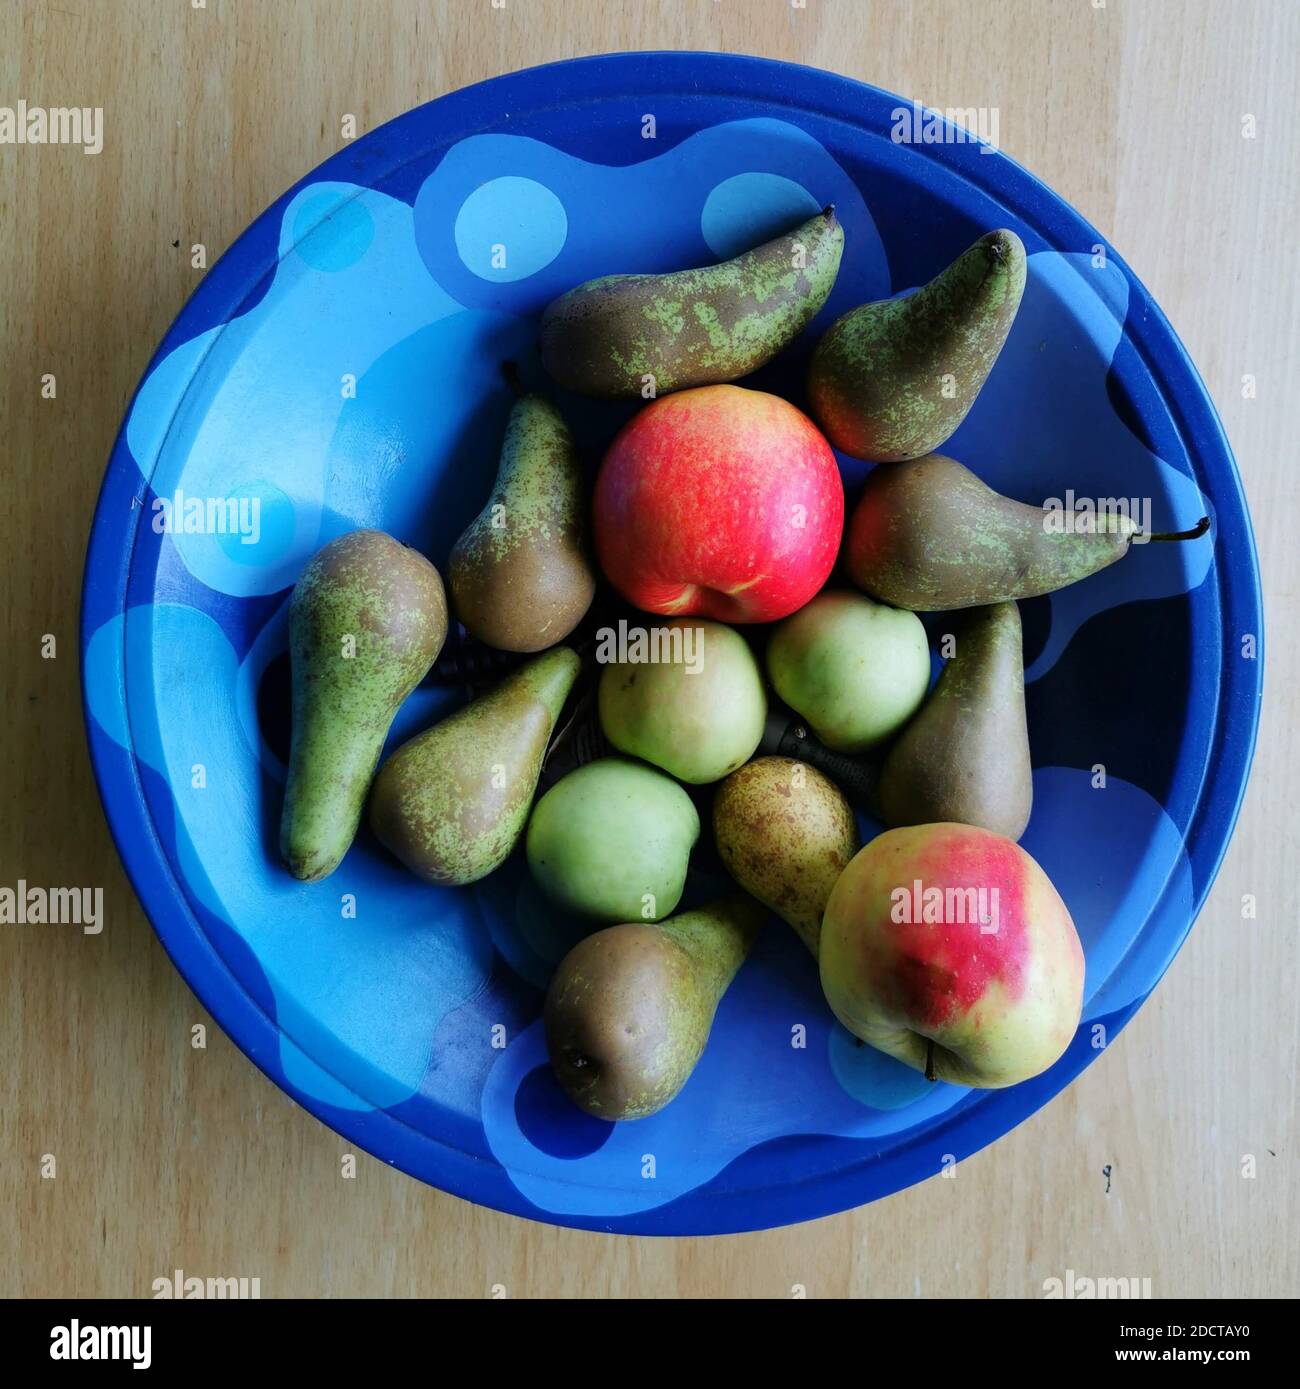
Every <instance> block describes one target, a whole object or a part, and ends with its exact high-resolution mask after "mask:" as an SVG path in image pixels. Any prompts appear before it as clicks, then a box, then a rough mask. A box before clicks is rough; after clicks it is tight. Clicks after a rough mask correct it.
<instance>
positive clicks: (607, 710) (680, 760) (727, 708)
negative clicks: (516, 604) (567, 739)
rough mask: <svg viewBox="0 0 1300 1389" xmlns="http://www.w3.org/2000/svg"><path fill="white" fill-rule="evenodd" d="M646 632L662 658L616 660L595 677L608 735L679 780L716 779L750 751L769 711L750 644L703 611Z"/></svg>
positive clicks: (648, 650)
mask: <svg viewBox="0 0 1300 1389" xmlns="http://www.w3.org/2000/svg"><path fill="white" fill-rule="evenodd" d="M647 635H648V637H649V638H650V640H649V641H648V642H647V643H646V654H650V655H658V656H661V657H665V658H666V659H660V660H654V661H650V660H645V661H633V660H630V659H629V660H626V661H619V662H615V663H614V664H611V665H607V666H606V667H605V670H604V672H603V673H602V675H601V677H600V696H599V702H600V723H601V727H602V728H603V729H604V730H605V736H606V737H607V738H608V739H609V741H610V742H611V743H613V745H614V746H615V747H616V748H617V749H618V750H619V751H620V752H625V753H627V754H628V755H629V756H631V757H640V758H642V759H644V760H645V761H646V762H653V763H654V765H655V766H656V767H662V768H663V769H664V771H666V772H671V773H672V775H673V776H675V777H677V778H678V779H679V780H680V781H686V782H690V783H692V784H693V785H697V786H698V785H703V784H704V783H705V782H710V781H721V780H722V778H723V777H724V776H726V775H728V773H730V772H734V771H735V770H736V768H737V767H739V766H740V765H741V763H743V762H746V761H748V760H749V758H750V757H752V756H753V753H754V749H755V748H756V747H757V746H758V740H759V739H760V738H761V737H762V736H763V721H764V720H765V719H766V718H767V696H766V695H765V694H764V692H763V677H762V675H761V673H760V672H759V669H758V662H757V661H756V660H755V659H754V655H753V652H751V651H750V649H749V644H748V643H747V642H746V641H745V639H744V637H742V636H741V635H740V633H739V632H735V631H733V630H732V629H731V628H730V627H724V626H723V624H722V623H720V622H708V621H705V620H703V619H701V618H679V619H677V620H676V621H673V622H665V623H656V624H655V626H654V627H653V628H652V629H651V630H650V631H649V633H648V634H647ZM627 654H628V655H629V657H630V656H632V655H635V654H636V653H635V652H633V651H632V650H631V649H630V646H629V649H628V652H627Z"/></svg>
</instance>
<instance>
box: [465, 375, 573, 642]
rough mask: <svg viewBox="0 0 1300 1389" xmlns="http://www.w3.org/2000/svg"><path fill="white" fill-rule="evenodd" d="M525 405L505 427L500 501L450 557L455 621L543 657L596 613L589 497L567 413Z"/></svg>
mask: <svg viewBox="0 0 1300 1389" xmlns="http://www.w3.org/2000/svg"><path fill="white" fill-rule="evenodd" d="M506 374H507V378H508V379H509V380H510V382H511V384H512V386H514V388H515V390H516V392H517V393H518V395H519V399H518V400H517V401H516V402H515V406H514V409H513V410H511V412H510V421H509V424H508V425H507V427H506V436H505V442H504V444H503V445H502V448H501V460H500V464H499V467H498V470H497V476H496V482H495V484H494V485H493V488H492V495H491V496H490V497H489V498H488V500H487V503H486V505H485V506H484V507H483V510H482V511H480V512H479V514H478V515H477V516H476V517H475V518H474V520H473V521H471V522H470V524H469V525H468V526H467V527H466V529H465V530H464V532H463V533H462V534H461V536H460V539H459V540H457V541H456V544H455V545H454V546H453V548H452V552H451V560H450V563H449V564H448V568H447V580H448V584H449V586H450V588H451V597H452V604H453V606H454V607H455V610H456V616H457V617H459V618H460V620H461V621H462V622H463V623H464V624H465V627H466V629H467V630H468V631H469V633H470V634H471V636H474V637H477V638H478V639H479V640H480V641H482V642H485V643H486V644H487V645H488V646H494V647H496V648H498V649H499V650H502V651H541V650H544V649H545V648H546V647H548V646H554V645H555V644H556V643H557V642H561V641H563V640H564V638H565V637H567V636H568V635H569V633H570V632H571V631H573V629H574V628H575V627H576V626H577V625H578V623H579V622H580V621H581V620H582V618H583V615H584V614H585V613H586V611H587V609H588V608H589V607H590V606H591V600H592V596H593V595H594V593H595V591H596V576H595V573H594V571H593V569H592V566H591V561H590V559H589V558H588V554H587V490H588V489H587V487H586V484H585V482H584V479H583V476H582V468H581V465H580V464H579V462H578V456H577V453H576V451H575V449H574V446H573V437H572V435H571V434H570V433H569V429H568V426H567V425H566V424H565V423H564V420H563V418H562V417H561V415H560V412H559V411H558V410H557V409H556V408H555V406H554V405H552V404H551V402H550V401H549V400H547V399H546V398H545V397H544V396H540V395H526V394H523V392H522V389H521V388H520V386H519V384H518V378H517V377H516V376H515V375H514V372H513V369H512V368H507V369H506Z"/></svg>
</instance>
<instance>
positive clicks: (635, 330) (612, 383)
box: [541, 207, 844, 400]
mask: <svg viewBox="0 0 1300 1389" xmlns="http://www.w3.org/2000/svg"><path fill="white" fill-rule="evenodd" d="M843 251H844V229H843V227H841V226H840V224H839V222H838V221H837V220H836V217H835V211H834V209H833V208H829V207H828V208H826V209H825V210H824V211H822V212H819V213H817V214H815V215H814V216H812V217H810V218H809V219H808V220H807V221H806V222H804V223H803V224H802V225H801V226H798V227H796V228H795V229H794V231H792V232H790V233H788V234H787V235H784V236H778V237H775V238H773V239H772V240H771V241H767V242H764V244H763V245H761V246H757V247H755V248H754V249H753V250H752V251H747V252H745V254H744V255H740V256H736V257H735V258H734V259H732V260H727V261H723V262H721V263H720V264H718V265H709V266H704V267H703V268H701V269H697V270H677V271H673V272H671V273H669V274H664V275H605V276H602V277H601V278H600V279H596V280H589V281H588V282H587V283H586V284H581V285H579V286H578V287H577V288H576V289H571V290H570V291H569V292H568V293H567V294H564V295H561V297H560V298H559V299H557V300H555V302H554V303H552V304H550V305H549V306H548V307H547V309H546V312H545V313H544V314H543V316H542V329H541V354H542V364H543V365H544V366H545V368H546V370H547V371H548V372H549V373H550V375H551V376H552V377H553V378H554V379H555V380H556V381H558V382H559V383H560V384H561V385H562V386H566V387H568V389H569V390H571V391H577V392H579V393H580V394H582V395H590V396H599V397H602V398H604V399H611V400H635V399H644V398H646V395H647V391H649V393H650V394H651V395H667V394H668V393H669V392H670V391H680V390H683V389H685V388H686V387H688V386H711V385H717V384H719V383H721V382H725V381H735V380H737V379H739V378H740V377H742V376H747V375H749V373H750V372H752V371H756V370H757V369H758V368H759V367H761V366H762V365H763V364H764V363H765V362H768V361H770V360H771V359H772V358H773V357H775V356H776V354H777V353H778V352H780V351H781V349H782V348H783V347H785V346H786V345H787V344H788V343H790V342H791V341H793V339H794V338H795V337H797V336H798V335H799V333H800V332H802V331H803V329H804V328H805V327H806V326H807V325H808V324H809V323H810V322H811V321H812V319H813V318H814V316H815V315H816V313H817V311H818V310H819V309H820V308H821V307H822V305H823V304H825V302H826V299H827V297H828V296H829V294H830V292H831V288H832V286H833V285H834V284H835V277H836V275H837V274H838V273H839V268H840V257H841V255H842V254H843Z"/></svg>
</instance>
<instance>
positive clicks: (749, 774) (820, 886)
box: [713, 757, 859, 958]
mask: <svg viewBox="0 0 1300 1389" xmlns="http://www.w3.org/2000/svg"><path fill="white" fill-rule="evenodd" d="M713 838H714V841H715V843H716V844H717V847H718V854H719V856H720V857H721V859H722V862H723V864H724V866H725V867H726V870H727V872H728V873H730V874H731V876H732V877H733V878H734V879H735V880H736V882H737V883H738V884H739V885H740V886H741V887H743V888H744V889H745V891H746V892H748V893H750V894H751V896H754V897H757V898H758V900H759V901H760V902H762V903H763V905H764V906H766V907H770V908H771V909H772V910H773V911H774V912H776V914H777V915H778V916H779V917H781V918H782V919H783V920H784V921H786V922H788V923H789V924H790V925H791V926H792V927H793V928H794V931H795V934H796V935H797V936H798V937H799V939H800V940H801V941H803V943H804V944H805V945H806V946H807V947H808V949H809V950H811V951H812V953H813V957H814V958H816V956H817V950H818V943H819V941H820V939H821V929H822V914H823V912H825V910H826V903H827V902H828V901H829V900H830V895H831V889H832V888H833V887H834V886H835V880H836V879H837V878H838V877H839V875H840V874H841V873H842V872H843V871H844V868H845V866H846V865H847V864H848V861H849V860H850V859H851V858H852V857H853V855H854V854H856V853H857V851H858V844H859V840H858V828H857V822H856V821H855V820H854V818H853V811H852V810H851V809H850V807H849V803H848V802H847V801H846V800H845V799H844V797H843V796H842V795H841V794H840V791H839V789H838V787H836V786H835V784H834V783H833V782H831V781H830V780H829V779H828V778H826V777H824V776H823V775H822V774H821V773H820V772H819V771H818V770H817V769H816V768H815V767H810V766H808V764H807V763H805V762H797V761H795V760H794V759H793V758H790V757H760V758H757V759H755V760H754V761H753V762H746V763H745V765H744V766H743V767H740V768H738V769H737V770H736V771H734V772H732V774H731V775H730V776H729V777H728V778H727V779H726V781H724V782H723V783H722V784H721V785H720V786H719V787H718V791H717V795H716V796H715V797H714V801H713Z"/></svg>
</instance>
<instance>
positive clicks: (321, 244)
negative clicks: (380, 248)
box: [293, 190, 375, 273]
mask: <svg viewBox="0 0 1300 1389" xmlns="http://www.w3.org/2000/svg"><path fill="white" fill-rule="evenodd" d="M293 239H294V242H295V243H296V244H295V246H294V250H295V251H297V253H298V254H299V255H300V256H301V257H302V258H303V260H305V261H306V262H307V264H308V265H310V266H311V268H312V269H313V270H324V271H326V272H327V273H329V272H332V271H335V270H346V269H347V268H348V266H350V265H355V264H356V263H357V261H359V260H360V259H361V257H362V256H364V255H365V253H366V252H367V251H368V250H369V249H370V243H371V242H372V241H373V240H374V239H375V220H374V218H373V217H371V215H370V212H369V210H368V209H367V208H366V205H365V203H364V202H363V201H362V199H361V198H349V199H347V200H345V201H343V202H340V201H339V199H338V196H337V194H336V193H335V192H334V191H333V190H326V191H324V192H321V193H318V194H315V195H314V196H308V197H305V198H303V200H302V201H301V202H300V203H299V204H298V207H297V210H296V212H295V215H294V219H293Z"/></svg>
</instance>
